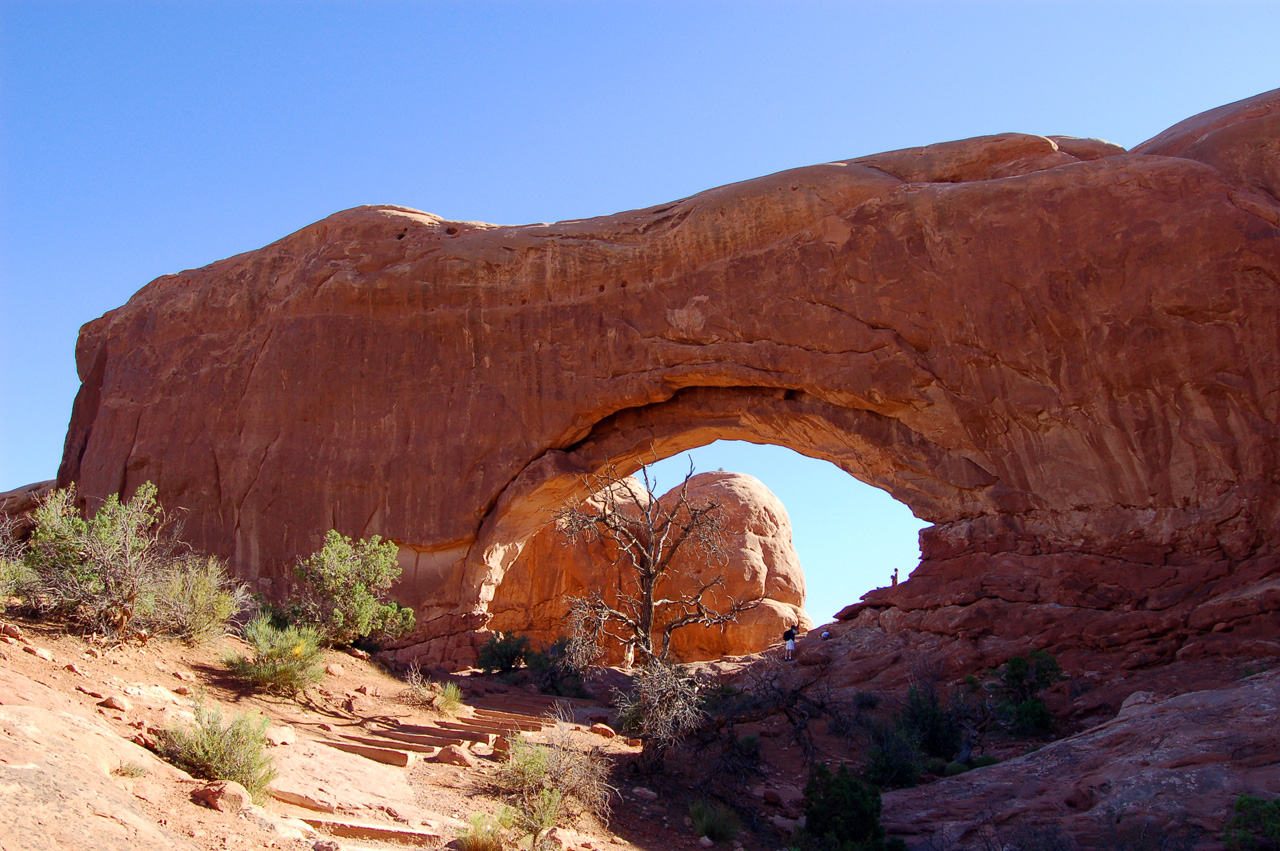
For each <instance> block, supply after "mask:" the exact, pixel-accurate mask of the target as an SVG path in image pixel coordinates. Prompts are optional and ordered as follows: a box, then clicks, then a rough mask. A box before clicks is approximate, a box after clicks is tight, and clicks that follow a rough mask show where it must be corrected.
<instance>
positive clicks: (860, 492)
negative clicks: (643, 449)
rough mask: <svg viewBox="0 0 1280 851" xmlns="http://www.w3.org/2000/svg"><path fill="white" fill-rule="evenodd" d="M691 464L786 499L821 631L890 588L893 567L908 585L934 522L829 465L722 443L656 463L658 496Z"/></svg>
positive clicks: (812, 613)
mask: <svg viewBox="0 0 1280 851" xmlns="http://www.w3.org/2000/svg"><path fill="white" fill-rule="evenodd" d="M691 459H692V461H693V466H694V468H695V471H696V472H697V473H707V472H712V471H714V470H720V469H723V470H725V471H728V472H735V473H749V474H751V475H753V476H755V477H756V478H757V479H759V480H760V481H762V482H764V484H765V486H766V487H768V488H769V490H771V491H773V493H774V496H776V497H778V499H779V500H781V501H782V504H783V506H785V507H786V509H787V515H788V516H789V517H790V518H791V530H792V542H793V544H794V545H795V548H796V554H797V555H799V557H800V567H801V568H802V569H803V570H804V579H805V609H806V611H808V613H809V617H810V618H812V619H813V623H814V625H815V626H819V625H821V624H824V623H828V622H830V621H831V620H833V619H834V618H835V613H836V612H838V611H840V610H841V609H842V608H844V607H845V606H847V605H849V604H850V603H856V602H857V601H858V598H860V597H861V596H862V595H863V594H865V593H866V592H868V591H870V590H871V589H873V588H878V587H880V586H882V585H888V584H889V582H890V579H889V577H890V576H891V575H892V574H893V571H894V569H895V568H896V569H897V570H898V571H899V574H900V576H901V578H902V579H906V578H907V574H909V573H910V572H911V571H912V570H914V569H915V567H916V565H917V563H919V561H920V547H919V543H918V533H919V532H920V530H921V529H922V528H924V527H925V526H927V525H928V524H927V523H925V522H924V521H923V520H920V519H918V518H917V517H916V516H915V515H913V514H912V513H911V509H909V508H907V507H906V506H905V505H903V504H902V503H901V502H898V501H897V500H896V499H894V498H893V497H891V496H889V494H888V493H886V492H885V491H882V490H880V489H879V488H874V487H872V486H871V485H868V484H864V483H862V482H860V481H858V480H857V479H855V478H854V477H853V476H851V475H849V474H848V473H846V472H845V471H844V470H841V469H840V468H839V467H837V466H836V465H835V464H832V463H831V462H830V461H820V460H818V459H816V458H808V457H806V456H804V455H801V454H800V453H798V452H795V451H793V450H791V449H787V448H785V447H782V446H771V445H758V444H754V443H747V442H745V441H741V440H717V441H715V442H714V443H711V444H709V445H707V446H703V447H699V448H698V449H692V450H690V451H688V452H681V453H680V454H679V455H673V456H671V457H670V458H665V459H663V460H662V461H659V462H658V463H656V464H650V465H649V476H650V479H651V481H652V480H656V481H657V486H656V488H655V490H656V491H657V493H658V495H662V494H664V493H666V492H667V491H668V490H670V489H671V488H673V487H675V486H676V485H678V484H680V482H681V481H682V480H683V479H684V476H685V474H686V473H688V472H689V461H690V460H691Z"/></svg>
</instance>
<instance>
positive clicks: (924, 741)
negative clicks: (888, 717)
mask: <svg viewBox="0 0 1280 851" xmlns="http://www.w3.org/2000/svg"><path fill="white" fill-rule="evenodd" d="M897 723H898V724H899V725H901V726H902V728H903V730H904V731H905V732H906V734H907V735H909V736H910V737H911V738H912V739H913V740H914V741H915V742H916V744H917V745H918V746H919V747H920V750H922V751H923V752H924V753H925V755H926V756H931V757H934V758H936V759H940V760H942V761H943V763H944V764H945V763H947V762H949V761H950V760H951V759H952V758H953V757H954V756H955V755H956V754H957V753H959V751H960V744H961V739H962V737H963V733H964V731H963V729H962V728H961V726H960V719H959V717H957V714H956V713H955V712H954V711H953V710H952V708H951V707H944V706H943V705H942V701H941V700H940V699H939V698H938V692H937V689H935V688H917V687H916V686H911V687H910V688H909V689H907V702H906V705H905V706H904V707H903V708H902V712H900V713H899V714H898V722H897Z"/></svg>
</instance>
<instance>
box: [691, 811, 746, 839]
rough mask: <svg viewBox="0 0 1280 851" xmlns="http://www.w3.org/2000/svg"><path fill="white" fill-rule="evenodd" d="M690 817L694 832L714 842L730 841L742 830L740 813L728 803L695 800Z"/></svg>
mask: <svg viewBox="0 0 1280 851" xmlns="http://www.w3.org/2000/svg"><path fill="white" fill-rule="evenodd" d="M689 819H690V820H691V821H692V822H693V832H694V833H696V834H697V835H698V836H705V837H707V838H709V839H711V840H712V841H714V842H729V841H731V840H732V839H733V838H734V837H735V836H737V835H738V831H740V830H742V822H741V821H740V820H739V819H738V814H737V813H736V812H734V809H733V807H730V806H728V805H727V804H712V803H710V802H709V801H694V802H693V803H692V804H690V805H689Z"/></svg>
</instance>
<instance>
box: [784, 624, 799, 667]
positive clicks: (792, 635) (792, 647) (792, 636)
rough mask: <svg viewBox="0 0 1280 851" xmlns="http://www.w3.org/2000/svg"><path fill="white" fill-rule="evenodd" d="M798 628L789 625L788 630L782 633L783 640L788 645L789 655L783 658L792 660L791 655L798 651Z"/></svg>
mask: <svg viewBox="0 0 1280 851" xmlns="http://www.w3.org/2000/svg"><path fill="white" fill-rule="evenodd" d="M796 635H797V633H796V628H795V626H789V627H787V631H786V632H784V633H782V640H783V641H784V642H786V645H787V655H786V656H784V657H783V658H784V659H786V660H787V661H788V662H789V661H791V655H792V654H793V653H795V652H796Z"/></svg>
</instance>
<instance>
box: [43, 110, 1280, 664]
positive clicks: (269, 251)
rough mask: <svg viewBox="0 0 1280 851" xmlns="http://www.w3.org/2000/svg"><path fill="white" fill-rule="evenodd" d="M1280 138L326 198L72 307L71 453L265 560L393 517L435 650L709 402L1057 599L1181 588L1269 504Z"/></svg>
mask: <svg viewBox="0 0 1280 851" xmlns="http://www.w3.org/2000/svg"><path fill="white" fill-rule="evenodd" d="M1277 138H1280V93H1277V92H1272V93H1268V94H1265V95H1260V96H1258V97H1256V98H1253V99H1251V100H1249V101H1243V102H1241V103H1239V104H1233V105H1230V106H1228V107H1223V108H1221V109H1219V110H1215V111H1213V112H1210V113H1206V114H1205V115H1203V116H1197V117H1196V118H1193V119H1189V120H1188V121H1187V122H1184V123H1183V124H1181V125H1178V126H1177V127H1174V128H1171V129H1170V130H1169V131H1166V132H1165V133H1164V134H1161V135H1160V136H1158V137H1156V138H1155V139H1153V140H1151V141H1150V142H1147V143H1145V144H1144V145H1140V146H1138V147H1137V148H1135V149H1134V150H1133V151H1130V152H1124V151H1122V150H1121V149H1119V148H1117V147H1115V146H1112V145H1107V144H1106V143H1101V142H1097V141H1096V140H1079V139H1070V138H1064V137H1057V138H1047V137H1042V136H1031V135H1020V134H1005V135H1001V136H991V137H984V138H980V139H972V140H967V141H962V142H953V143H946V144H941V145H933V146H929V147H926V148H919V149H912V150H906V151H897V152H891V153H886V154H879V155H875V156H871V157H863V158H860V159H855V160H848V161H843V162H837V163H827V164H823V165H817V166H811V167H808V168H801V169H795V170H793V171H788V172H782V173H780V174H775V175H770V176H767V177H762V178H759V179H756V180H750V181H746V182H743V183H739V184H733V185H731V186H726V187H721V188H719V189H713V190H710V191H708V192H704V193H702V194H700V195H696V196H693V197H691V198H687V199H683V200H681V201H677V202H674V203H672V204H667V205H663V206H659V207H654V208H650V209H647V210H640V211H634V212H628V213H620V214H618V215H614V216H608V217H603V218H598V219H588V220H581V221H570V222H560V223H556V224H549V225H528V226H520V227H497V226H493V225H486V224H479V223H472V222H448V221H444V220H441V219H440V218H438V217H435V216H432V215H429V214H426V213H421V212H417V211H413V210H408V209H404V208H398V207H363V208H358V209H355V210H349V211H346V212H343V213H338V214H336V215H334V216H331V217H329V218H328V219H325V220H324V221H321V222H318V223H316V224H314V225H311V226H309V227H307V228H304V229H303V230H301V231H299V232H297V233H295V234H292V235H290V236H288V237H285V238H284V239H282V240H280V241H278V242H276V243H273V244H272V245H269V246H267V247H265V248H262V249H259V250H257V251H253V252H249V253H247V254H242V255H239V256H237V257H233V258H230V259H228V260H224V261H221V262H219V263H214V264H212V265H210V266H207V267H205V268H203V269H199V270H194V271H188V272H183V273H180V274H178V275H170V276H166V277H163V278H160V279H157V280H156V281H154V282H152V283H151V284H149V285H148V286H147V287H145V288H144V289H143V290H141V291H140V292H139V293H138V294H136V295H135V296H134V297H133V298H132V299H130V301H129V302H128V304H126V305H125V306H123V307H121V308H119V309H117V310H115V311H112V312H111V313H108V314H107V315H106V316H104V317H102V318H101V319H98V320H95V321H94V322H91V323H89V324H87V325H86V326H85V327H84V328H83V329H82V331H81V337H80V340H79V343H78V345H77V365H78V369H79V372H80V376H81V380H82V382H83V384H82V388H81V391H80V393H79V395H78V396H77V400H76V404H75V409H74V412H73V416H72V422H71V426H70V429H69V432H68V436H67V444H66V449H65V453H64V458H63V464H62V467H61V469H60V471H59V481H60V482H61V483H64V484H65V483H66V482H69V481H73V480H74V481H76V482H78V483H79V485H80V488H81V493H82V494H83V495H84V496H85V497H86V498H88V499H91V500H92V499H100V498H102V497H104V496H105V495H106V494H108V493H112V492H118V491H122V490H123V491H131V490H132V489H133V488H134V487H136V486H137V485H138V484H140V483H141V482H142V481H144V480H147V479H151V480H154V481H156V482H157V484H158V485H159V487H160V490H161V496H162V498H163V499H164V501H165V502H166V504H170V505H181V506H184V507H185V508H186V509H187V510H188V512H189V517H188V520H187V527H186V528H187V534H188V535H189V537H191V538H192V542H193V543H194V544H196V545H198V546H201V547H204V548H206V549H209V550H212V551H215V552H219V553H221V554H223V555H226V556H228V557H230V558H231V559H232V561H233V564H234V565H235V566H236V568H237V569H238V570H240V571H241V572H242V573H243V574H244V575H246V576H248V577H251V578H262V579H270V578H273V577H276V576H279V575H280V574H281V573H282V571H284V570H285V569H286V568H287V565H288V564H289V563H290V562H291V560H292V559H293V557H295V556H296V555H297V554H300V553H305V552H308V551H310V550H311V549H313V548H314V547H315V545H316V543H317V542H318V540H319V536H320V535H321V534H322V533H323V531H324V530H325V529H326V528H329V527H331V526H333V527H337V528H339V529H341V530H342V531H344V532H347V533H349V534H355V535H364V534H371V533H375V532H376V533H380V534H383V535H385V536H389V537H392V538H395V539H397V540H398V541H401V542H403V543H404V544H405V564H406V568H407V571H406V582H405V584H404V588H403V589H402V593H403V594H404V595H405V596H406V597H407V598H408V599H409V600H410V601H411V602H414V603H417V604H418V605H419V606H420V607H423V608H424V617H422V618H421V619H420V623H421V625H422V631H421V635H420V636H419V637H420V638H423V639H431V642H430V643H428V644H425V645H423V646H422V647H420V648H418V650H416V651H414V652H423V653H432V654H441V655H444V656H447V655H449V654H450V653H453V652H454V651H456V650H457V646H458V644H459V642H461V643H465V641H466V638H465V636H466V634H467V632H468V630H470V629H472V628H474V627H475V626H478V625H480V624H481V623H483V620H484V617H483V612H482V608H483V601H484V595H485V589H486V586H487V585H491V584H492V582H493V577H494V576H495V575H496V571H500V570H501V569H502V565H503V564H504V560H507V559H509V558H510V555H511V553H513V552H514V550H515V548H517V547H518V546H519V542H520V541H521V540H522V539H523V537H525V536H527V534H528V532H529V531H530V527H531V523H532V522H533V518H534V516H535V515H534V511H535V510H536V509H537V508H538V507H539V506H541V505H543V504H545V503H548V502H549V501H553V500H555V499H558V498H559V497H560V496H562V495H563V494H564V493H565V492H566V490H567V489H569V488H572V487H574V486H575V485H574V484H573V483H574V482H575V481H576V474H578V473H580V472H582V471H584V470H589V469H591V468H592V467H593V466H594V465H598V464H600V463H602V462H603V461H605V460H608V459H615V460H617V461H619V462H620V463H623V464H625V463H626V459H627V457H629V455H630V453H632V452H633V451H634V450H635V449H636V448H637V447H646V448H648V447H654V446H656V447H657V449H658V451H659V453H660V454H670V453H671V452H675V451H678V450H679V449H682V448H686V447H687V446H689V445H696V444H697V443H704V442H707V441H708V440H709V439H712V438H713V437H739V438H744V439H749V440H756V441H765V442H777V443H781V444H783V445H786V446H789V447H791V448H793V449H796V450H797V451H800V452H803V453H805V454H809V455H813V456H815V457H819V458H826V459H827V460H831V461H833V462H835V463H836V464H837V465H839V466H841V467H843V468H844V469H846V470H849V471H850V472H851V473H853V474H854V475H856V476H858V477H859V478H861V479H863V480H864V481H868V482H870V483H871V484H875V485H878V486H880V487H884V488H885V489H887V490H889V491H890V492H891V493H893V494H894V495H895V496H896V497H898V498H899V499H901V500H902V501H903V502H905V503H906V504H907V505H908V506H910V507H911V509H912V510H913V511H914V512H915V513H916V514H917V516H919V517H921V518H923V519H926V520H928V521H930V522H932V523H933V524H934V526H933V527H932V529H930V530H927V532H926V533H925V534H924V535H922V540H923V543H924V565H923V567H924V568H925V569H924V570H923V571H918V572H919V573H922V575H923V576H925V577H927V576H934V577H937V576H942V575H946V576H947V577H950V578H949V579H947V580H946V582H948V583H949V582H951V581H952V579H955V578H956V577H957V576H959V577H965V576H968V577H972V576H973V575H975V574H980V573H981V572H982V571H983V570H985V569H986V568H985V564H986V562H984V561H982V559H989V558H990V557H992V556H993V555H998V554H1004V555H1007V556H1010V557H1016V559H1017V566H1016V569H1015V572H1016V573H1018V575H1019V576H1022V577H1024V578H1025V577H1030V579H1026V581H1023V582H1022V584H1021V586H1020V590H1019V591H1018V592H1017V594H1018V595H1022V596H1024V597H1027V598H1029V599H1033V600H1038V601H1041V602H1053V603H1054V604H1059V603H1061V602H1062V601H1063V600H1067V599H1078V598H1081V595H1084V596H1085V597H1087V596H1088V594H1096V593H1101V592H1098V591H1097V590H1096V589H1097V588H1098V587H1099V583H1098V579H1097V576H1096V574H1097V572H1098V571H1099V570H1102V571H1103V572H1105V573H1106V574H1107V576H1108V582H1107V583H1106V584H1107V588H1108V589H1109V590H1107V591H1106V594H1105V595H1104V596H1107V595H1109V597H1108V600H1109V602H1108V603H1107V605H1108V606H1112V607H1117V606H1139V607H1140V606H1143V605H1146V603H1145V602H1143V601H1144V600H1146V599H1147V598H1148V597H1149V596H1150V594H1149V591H1150V583H1151V579H1150V575H1151V573H1152V572H1153V571H1154V572H1162V573H1160V575H1161V576H1165V575H1166V574H1167V575H1168V576H1169V577H1172V578H1167V580H1161V582H1162V583H1163V585H1164V586H1168V587H1169V588H1173V587H1175V586H1176V588H1178V589H1181V590H1180V591H1178V592H1177V593H1176V594H1174V596H1175V597H1176V596H1177V595H1178V594H1181V595H1182V597H1181V598H1180V599H1184V600H1185V599H1190V598H1189V597H1188V596H1187V595H1191V596H1194V595H1196V594H1201V595H1203V594H1204V593H1208V592H1207V591H1206V589H1207V588H1209V587H1210V586H1212V585H1213V583H1214V582H1218V581H1219V580H1221V579H1222V577H1223V576H1226V575H1228V574H1231V575H1234V573H1238V571H1237V569H1236V566H1238V565H1241V564H1257V563H1259V562H1258V561H1257V560H1258V559H1269V558H1272V557H1273V556H1274V553H1275V548H1276V547H1275V545H1276V543H1277V533H1276V529H1277V528H1280V522H1278V521H1280V485H1278V482H1277V473H1276V470H1277V464H1276V460H1277V435H1278V434H1280V427H1278V424H1280V363H1278V361H1280V309H1277V308H1280V285H1278V284H1280V202H1278V201H1277V196H1278V195H1280V151H1277V146H1276V140H1277ZM1064 558H1065V559H1066V563H1067V566H1066V567H1065V568H1064V567H1063V566H1062V565H1063V563H1064V562H1063V559H1064ZM1266 564H1269V565H1271V567H1265V568H1264V569H1263V574H1264V575H1270V573H1269V571H1273V570H1274V563H1273V562H1266ZM1049 565H1052V567H1050V566H1049ZM1098 565H1103V566H1104V567H1102V568H1099V567H1098ZM1077 566H1083V567H1081V568H1080V570H1079V571H1077V570H1076V567H1077ZM948 571H950V572H948ZM1064 571H1065V573H1064ZM1090 571H1093V572H1092V573H1091V572H1090ZM1117 571H1118V573H1117ZM1050 574H1052V575H1053V576H1055V577H1057V578H1055V579H1054V580H1053V581H1052V582H1050V581H1049V580H1047V579H1046V580H1044V582H1042V583H1041V584H1040V585H1038V586H1037V584H1036V581H1035V580H1034V578H1035V577H1037V576H1041V575H1043V576H1046V577H1047V576H1049V575H1050ZM1064 577H1065V578H1064ZM1080 577H1086V578H1080ZM1087 577H1092V578H1087ZM939 581H941V580H939ZM905 584H907V585H909V584H910V583H905ZM924 584H926V585H927V584H928V583H924ZM959 584H960V585H964V583H959ZM901 587H902V586H900V588H901ZM914 587H920V584H919V583H917V585H916V586H914ZM957 587H958V586H957ZM965 587H969V586H965ZM1064 589H1065V590H1064ZM898 593H899V594H908V593H909V592H908V590H907V589H903V590H902V591H900V592H898ZM974 593H977V595H978V597H979V598H980V597H982V596H983V595H984V594H985V595H988V596H989V595H992V594H994V595H995V596H996V597H999V596H1000V594H1001V593H1004V592H1002V591H1000V590H999V589H996V590H992V589H990V588H987V589H985V590H980V591H979V592H974ZM1170 593H1173V592H1170ZM1224 593H1225V592H1224ZM1071 594H1075V595H1076V596H1075V597H1071ZM960 596H961V597H963V596H964V595H960ZM1255 597H1256V595H1255ZM900 599H905V597H903V598H900ZM965 599H968V598H965ZM1089 599H1093V598H1089ZM970 602H972V600H970Z"/></svg>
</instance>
